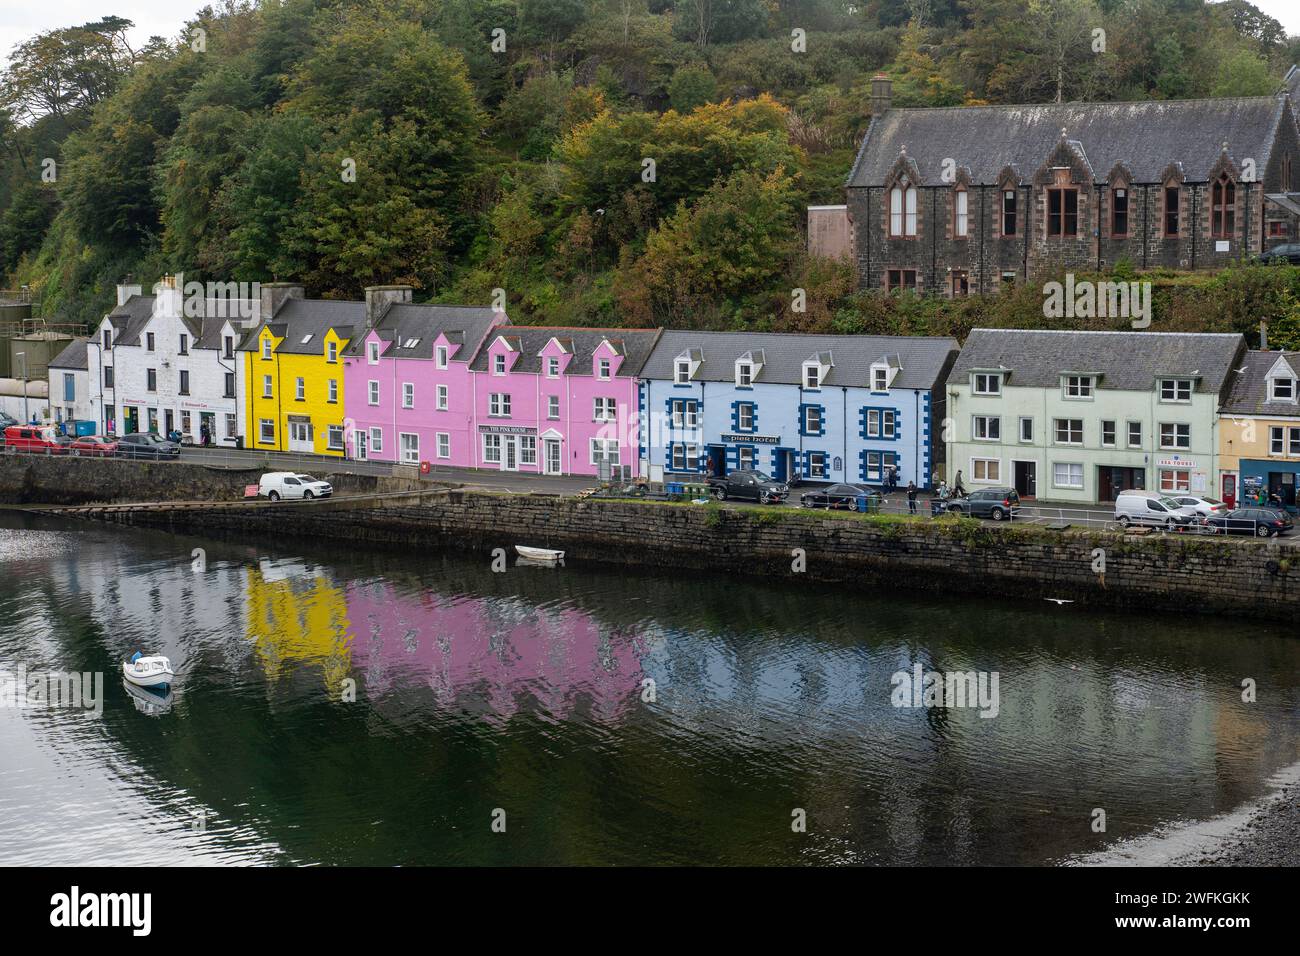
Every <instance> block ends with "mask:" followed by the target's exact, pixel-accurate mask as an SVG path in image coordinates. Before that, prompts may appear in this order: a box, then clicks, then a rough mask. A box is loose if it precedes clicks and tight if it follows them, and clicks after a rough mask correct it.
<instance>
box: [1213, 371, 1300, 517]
mask: <svg viewBox="0 0 1300 956" xmlns="http://www.w3.org/2000/svg"><path fill="white" fill-rule="evenodd" d="M1219 417H1220V422H1219V497H1220V498H1222V499H1223V500H1224V501H1226V502H1228V503H1229V504H1232V505H1233V506H1235V507H1243V506H1245V505H1250V504H1254V503H1256V502H1258V501H1259V500H1260V495H1261V494H1262V495H1263V499H1264V501H1268V500H1270V498H1273V497H1274V496H1276V499H1277V500H1280V501H1281V502H1282V504H1283V505H1285V506H1286V507H1287V508H1288V509H1289V510H1291V511H1294V510H1295V509H1296V487H1297V485H1298V484H1300V352H1275V351H1252V352H1247V353H1246V361H1245V363H1244V364H1243V366H1242V368H1241V370H1240V371H1239V372H1238V374H1237V378H1236V382H1235V384H1234V385H1233V389H1232V393H1231V394H1230V395H1229V397H1228V400H1227V402H1225V403H1224V405H1223V408H1222V409H1221V410H1220V414H1219Z"/></svg>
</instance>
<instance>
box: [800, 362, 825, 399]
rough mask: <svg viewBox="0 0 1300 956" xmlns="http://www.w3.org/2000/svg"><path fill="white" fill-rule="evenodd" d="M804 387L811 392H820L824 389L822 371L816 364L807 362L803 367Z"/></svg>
mask: <svg viewBox="0 0 1300 956" xmlns="http://www.w3.org/2000/svg"><path fill="white" fill-rule="evenodd" d="M803 387H804V388H806V389H808V390H809V391H813V392H819V391H821V387H822V369H821V366H820V365H818V364H817V363H816V362H805V363H804V366H803Z"/></svg>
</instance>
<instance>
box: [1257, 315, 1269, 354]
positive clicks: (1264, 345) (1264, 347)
mask: <svg viewBox="0 0 1300 956" xmlns="http://www.w3.org/2000/svg"><path fill="white" fill-rule="evenodd" d="M1259 350H1260V351H1261V352H1267V351H1268V319H1260V320H1259Z"/></svg>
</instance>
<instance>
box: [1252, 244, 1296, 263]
mask: <svg viewBox="0 0 1300 956" xmlns="http://www.w3.org/2000/svg"><path fill="white" fill-rule="evenodd" d="M1259 261H1260V262H1264V263H1267V264H1269V265H1283V264H1285V263H1290V264H1291V265H1293V266H1294V265H1300V242H1288V243H1283V244H1282V245H1280V246H1274V247H1273V248H1272V249H1269V250H1268V251H1267V252H1265V253H1264V254H1263V255H1262V256H1260V257H1259Z"/></svg>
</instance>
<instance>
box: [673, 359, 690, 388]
mask: <svg viewBox="0 0 1300 956" xmlns="http://www.w3.org/2000/svg"><path fill="white" fill-rule="evenodd" d="M690 380H691V362H690V359H678V360H677V363H676V365H675V367H674V368H673V382H674V384H677V385H686V384H688V383H689V382H690Z"/></svg>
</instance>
